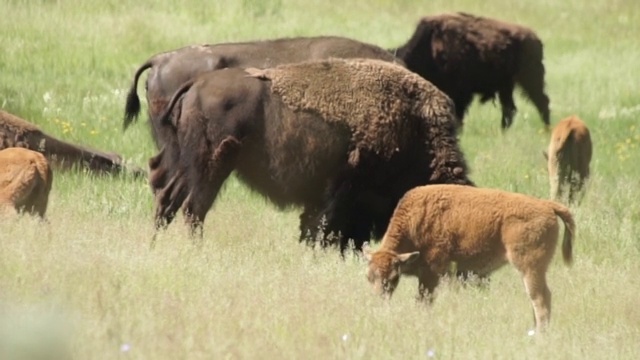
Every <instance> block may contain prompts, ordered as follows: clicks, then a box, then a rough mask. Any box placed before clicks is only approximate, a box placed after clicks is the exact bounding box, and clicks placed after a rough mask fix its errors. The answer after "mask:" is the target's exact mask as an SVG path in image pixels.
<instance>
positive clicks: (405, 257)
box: [398, 251, 420, 265]
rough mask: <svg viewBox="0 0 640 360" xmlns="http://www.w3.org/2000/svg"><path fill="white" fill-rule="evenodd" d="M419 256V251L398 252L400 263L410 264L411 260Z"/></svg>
mask: <svg viewBox="0 0 640 360" xmlns="http://www.w3.org/2000/svg"><path fill="white" fill-rule="evenodd" d="M419 256H420V251H414V252H410V253H404V254H399V255H398V261H400V265H410V264H411V263H412V262H414V261H416V260H418V257H419Z"/></svg>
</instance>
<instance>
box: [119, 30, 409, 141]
mask: <svg viewBox="0 0 640 360" xmlns="http://www.w3.org/2000/svg"><path fill="white" fill-rule="evenodd" d="M330 57H336V58H371V59H380V60H385V61H400V60H398V59H397V58H396V57H394V56H393V55H391V54H390V53H388V52H387V51H386V50H384V49H382V48H379V47H377V46H375V45H370V44H365V43H362V42H359V41H355V40H351V39H347V38H342V37H309V38H285V39H276V40H266V41H252V42H242V43H223V44H216V45H195V46H187V47H183V48H180V49H176V50H173V51H168V52H163V53H160V54H157V55H154V56H152V57H151V58H150V59H149V60H147V61H146V62H145V63H144V64H143V65H142V66H141V67H140V68H138V70H137V71H136V73H135V76H134V79H133V83H132V84H131V89H130V90H129V94H128V96H127V102H126V107H125V118H124V129H126V128H127V127H128V126H129V125H130V124H131V122H132V121H133V120H134V119H135V118H136V117H137V116H138V113H139V112H140V99H139V98H138V94H137V91H136V90H137V86H138V79H139V78H140V76H141V74H142V73H143V72H144V71H145V70H147V69H150V70H149V77H148V79H147V83H146V88H147V103H148V104H149V122H150V125H151V130H152V135H153V138H154V140H155V142H156V145H157V146H158V149H160V148H161V147H162V145H164V143H165V140H164V139H165V137H166V136H171V134H163V133H160V132H161V131H162V130H161V129H162V127H161V126H160V125H159V124H158V118H159V116H160V115H161V114H162V113H163V112H164V110H165V108H166V106H167V103H168V102H169V99H170V98H171V96H172V95H173V94H174V93H175V92H176V90H178V88H179V87H180V85H182V84H184V83H185V82H187V81H189V80H191V79H193V78H195V77H196V75H198V74H200V73H202V72H205V71H211V70H215V69H222V68H227V67H241V68H246V67H256V68H267V67H273V66H276V65H280V64H286V63H295V62H300V61H304V60H313V59H327V58H330Z"/></svg>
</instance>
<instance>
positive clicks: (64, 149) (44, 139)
mask: <svg viewBox="0 0 640 360" xmlns="http://www.w3.org/2000/svg"><path fill="white" fill-rule="evenodd" d="M10 147H23V148H27V149H31V150H34V151H38V152H41V153H42V154H44V156H46V157H47V159H48V160H49V161H50V162H51V163H52V164H53V165H55V166H56V167H58V168H70V167H72V166H80V167H84V168H87V169H88V170H90V171H92V172H94V173H98V174H104V173H120V172H123V171H130V172H131V173H132V174H133V175H134V176H146V173H145V172H144V171H143V170H142V169H139V168H135V167H132V168H130V169H127V168H126V167H125V166H124V165H123V164H122V158H121V157H120V156H119V155H117V154H112V153H105V152H102V151H98V150H94V149H90V148H87V147H84V146H79V145H73V144H70V143H68V142H64V141H62V140H59V139H56V138H55V137H53V136H50V135H48V134H46V133H44V132H43V131H42V130H40V128H39V127H37V126H36V125H34V124H32V123H30V122H28V121H26V120H24V119H21V118H19V117H17V116H15V115H12V114H10V113H8V112H6V111H2V110H0V149H5V148H10Z"/></svg>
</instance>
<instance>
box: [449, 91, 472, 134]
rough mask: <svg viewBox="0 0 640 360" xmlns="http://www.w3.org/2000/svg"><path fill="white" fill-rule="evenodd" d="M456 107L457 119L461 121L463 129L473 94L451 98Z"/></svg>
mask: <svg viewBox="0 0 640 360" xmlns="http://www.w3.org/2000/svg"><path fill="white" fill-rule="evenodd" d="M451 100H453V103H454V104H455V107H456V117H457V118H458V121H460V126H461V127H462V124H463V119H464V115H465V114H466V113H467V109H468V108H469V105H470V104H471V101H472V100H473V93H465V94H457V95H454V96H452V97H451Z"/></svg>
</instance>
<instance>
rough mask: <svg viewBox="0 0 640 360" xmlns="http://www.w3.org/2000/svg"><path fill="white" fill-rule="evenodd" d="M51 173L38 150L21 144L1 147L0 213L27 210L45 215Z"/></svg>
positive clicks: (41, 215) (51, 177)
mask: <svg viewBox="0 0 640 360" xmlns="http://www.w3.org/2000/svg"><path fill="white" fill-rule="evenodd" d="M52 183H53V173H52V172H51V169H50V168H49V163H48V162H47V159H46V158H45V157H44V155H42V154H41V153H39V152H35V151H32V150H28V149H24V148H8V149H4V150H0V214H1V215H7V214H16V213H20V212H23V211H24V212H27V213H29V214H32V215H39V216H40V217H41V218H44V215H45V212H46V211H47V204H48V202H49V192H50V191H51V184H52Z"/></svg>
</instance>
